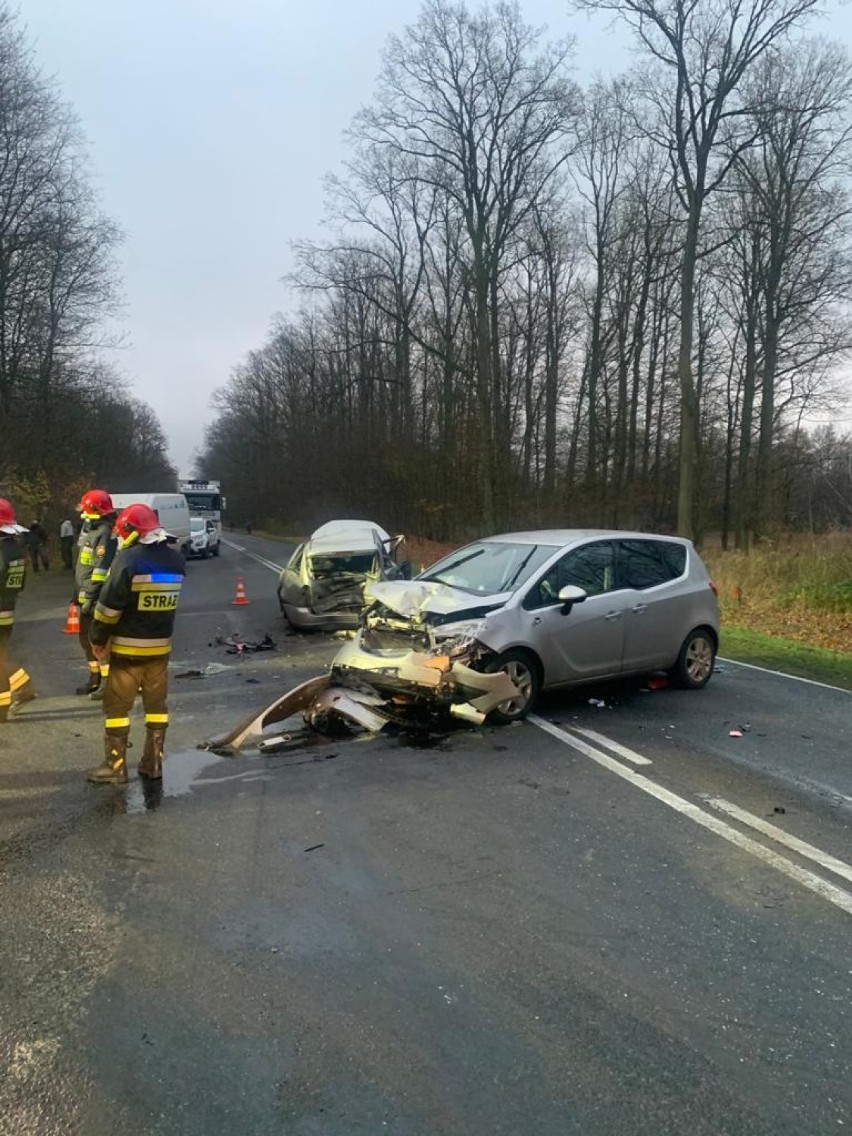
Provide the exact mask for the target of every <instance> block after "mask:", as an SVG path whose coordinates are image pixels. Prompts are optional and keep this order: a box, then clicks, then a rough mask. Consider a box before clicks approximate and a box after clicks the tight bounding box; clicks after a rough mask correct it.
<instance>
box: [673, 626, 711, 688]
mask: <svg viewBox="0 0 852 1136" xmlns="http://www.w3.org/2000/svg"><path fill="white" fill-rule="evenodd" d="M715 662H716V640H715V637H714V635H713V632H712V631H710V630H709V629H708V628H706V627H696V629H695V630H694V631H690V633H689V634H688V635H687V637H686V639H684V641H683V646H682V647H681V649H680V654H679V655H678V657H677V662H676V663H675V665H674V666H673V667H672V669H671V670H670V671H669V676H670V678H671V680H672V682H673V683H674V684H675V686H679V687H681V688H682V689H684V690H701V688H702V687H704V686H706V685H707V683H708V682H709V681H710V676H711V675H712V674H713V666H714V664H715Z"/></svg>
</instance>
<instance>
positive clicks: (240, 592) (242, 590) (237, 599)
mask: <svg viewBox="0 0 852 1136" xmlns="http://www.w3.org/2000/svg"><path fill="white" fill-rule="evenodd" d="M231 603H232V604H247V603H251V600H248V599H246V586H245V582H244V580H243V578H242V576H237V594H236V595H235V596H234V598H233V599H232V600H231Z"/></svg>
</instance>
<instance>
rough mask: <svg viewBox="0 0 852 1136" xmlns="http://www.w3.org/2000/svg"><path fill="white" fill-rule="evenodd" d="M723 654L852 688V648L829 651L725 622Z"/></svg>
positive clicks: (845, 688)
mask: <svg viewBox="0 0 852 1136" xmlns="http://www.w3.org/2000/svg"><path fill="white" fill-rule="evenodd" d="M721 654H722V655H724V656H725V657H727V658H729V659H738V660H740V661H741V662H743V663H754V664H756V665H757V666H760V667H768V668H769V669H770V670H774V671H783V672H784V673H785V674H792V675H798V676H800V677H801V678H810V679H815V680H816V681H817V682H827V683H829V685H831V686H842V687H843V688H844V690H852V651H829V650H827V649H826V648H824V647H811V646H808V645H807V644H804V643H799V642H798V641H796V640H795V639H783V638H781V637H779V636H777V635H766V634H764V633H763V632H761V631H752V630H751V629H750V628H747V627H731V626H730V625H729V624H727V623H724V622H723V624H722V645H721Z"/></svg>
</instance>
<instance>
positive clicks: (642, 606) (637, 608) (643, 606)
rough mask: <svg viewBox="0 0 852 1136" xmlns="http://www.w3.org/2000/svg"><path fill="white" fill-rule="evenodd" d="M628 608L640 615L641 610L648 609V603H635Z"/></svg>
mask: <svg viewBox="0 0 852 1136" xmlns="http://www.w3.org/2000/svg"><path fill="white" fill-rule="evenodd" d="M630 610H631V611H633V612H635V613H636V615H641V614H642V612H643V611H647V610H648V605H647V604H636V606H635V607H633V608H631V609H630Z"/></svg>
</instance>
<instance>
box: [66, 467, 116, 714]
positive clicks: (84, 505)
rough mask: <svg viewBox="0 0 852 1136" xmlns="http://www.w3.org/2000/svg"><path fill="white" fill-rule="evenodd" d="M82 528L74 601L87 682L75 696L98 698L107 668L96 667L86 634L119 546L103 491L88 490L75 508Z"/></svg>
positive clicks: (109, 503)
mask: <svg viewBox="0 0 852 1136" xmlns="http://www.w3.org/2000/svg"><path fill="white" fill-rule="evenodd" d="M78 508H79V510H80V516H81V517H82V518H83V527H82V529H81V530H80V537H79V540H78V541H77V567H76V568H75V570H74V581H75V586H76V592H75V599H76V602H77V603H78V604H79V605H80V646H81V647H82V648H83V654H84V655H85V656H86V661H87V663H88V664H89V681H88V682H87V683H86V684H85V685H84V686H78V687H77V693H78V694H88V695H89V697H90V698H101V697H102V696H103V694H102V684H103V683H104V682H105V681H106V676H107V673H108V671H109V664H108V663H102V664H99V663H98V660H97V659H96V658H95V654H94V651H93V650H92V644H91V642H90V640H89V630H90V628H91V626H92V618H93V617H94V614H95V604H96V603H97V602H98V596H99V595H100V593H101V588H102V587H103V586H104V582H105V580H106V578H107V573H108V572H109V568H110V565H111V564H112V562H113V558H114V557H115V553H116V548H117V547H118V543H117V541H116V538H115V537H114V536H113V535H112V528H113V525H114V524H115V508H114V507H113V503H112V498H111V497H110V495H109V493H106V492H105V491H104V490H103V489H90V490H89V491H88V493H84V494H83V497H82V499H81V501H80V504H79V506H78Z"/></svg>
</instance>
